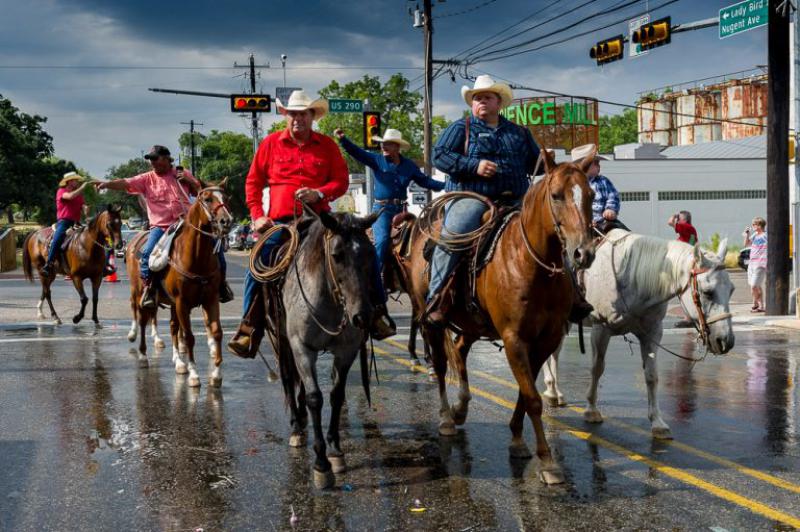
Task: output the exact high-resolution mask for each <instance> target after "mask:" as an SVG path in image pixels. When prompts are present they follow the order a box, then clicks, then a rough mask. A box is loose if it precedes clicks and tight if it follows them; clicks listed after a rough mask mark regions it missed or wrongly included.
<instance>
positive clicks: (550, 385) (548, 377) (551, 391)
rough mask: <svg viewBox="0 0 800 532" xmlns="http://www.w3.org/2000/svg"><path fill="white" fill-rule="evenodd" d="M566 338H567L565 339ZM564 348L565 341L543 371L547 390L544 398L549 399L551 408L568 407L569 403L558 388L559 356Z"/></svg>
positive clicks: (548, 360) (546, 362) (543, 393)
mask: <svg viewBox="0 0 800 532" xmlns="http://www.w3.org/2000/svg"><path fill="white" fill-rule="evenodd" d="M565 338H566V337H565ZM563 346H564V339H563V338H562V339H561V343H560V344H558V347H557V348H556V350H555V351H553V354H552V355H550V357H549V358H548V359H547V360H546V361H545V363H544V366H542V370H543V371H544V385H545V390H544V392H542V396H543V397H544V398H545V399H547V402H548V404H549V405H550V406H566V404H567V402H566V401H565V400H564V394H563V393H561V390H560V389H559V388H558V356H559V355H560V354H561V348H562V347H563Z"/></svg>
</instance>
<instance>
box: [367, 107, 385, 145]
mask: <svg viewBox="0 0 800 532" xmlns="http://www.w3.org/2000/svg"><path fill="white" fill-rule="evenodd" d="M380 130H381V114H380V113H372V112H370V111H364V148H365V149H368V150H378V149H380V147H381V145H380V142H377V141H375V140H374V139H373V137H377V136H379V135H380Z"/></svg>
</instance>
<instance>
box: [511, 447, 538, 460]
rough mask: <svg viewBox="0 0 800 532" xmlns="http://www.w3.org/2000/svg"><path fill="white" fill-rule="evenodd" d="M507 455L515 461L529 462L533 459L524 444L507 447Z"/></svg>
mask: <svg viewBox="0 0 800 532" xmlns="http://www.w3.org/2000/svg"><path fill="white" fill-rule="evenodd" d="M508 455H509V456H510V457H511V458H513V459H515V460H530V459H531V458H533V455H532V454H531V450H530V449H528V446H527V445H525V444H524V443H522V444H520V445H509V446H508Z"/></svg>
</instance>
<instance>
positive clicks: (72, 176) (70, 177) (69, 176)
mask: <svg viewBox="0 0 800 532" xmlns="http://www.w3.org/2000/svg"><path fill="white" fill-rule="evenodd" d="M70 181H83V176H82V175H80V174H79V173H78V172H67V173H66V174H64V177H63V178H62V179H61V181H59V182H58V186H59V188H60V187H65V186H67V183H69V182H70Z"/></svg>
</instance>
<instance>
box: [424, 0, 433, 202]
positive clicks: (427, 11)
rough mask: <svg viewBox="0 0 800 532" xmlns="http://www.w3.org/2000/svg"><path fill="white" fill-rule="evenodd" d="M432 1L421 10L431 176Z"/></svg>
mask: <svg viewBox="0 0 800 532" xmlns="http://www.w3.org/2000/svg"><path fill="white" fill-rule="evenodd" d="M431 3H432V0H424V8H423V35H424V37H423V38H424V46H425V93H424V99H423V106H424V111H423V122H424V127H423V150H422V157H423V159H424V166H425V174H427V175H431V172H432V170H433V166H432V165H431V142H432V140H431V137H432V133H433V132H432V127H431V121H432V120H433V113H432V111H433V14H432V6H431ZM426 193H427V195H428V201H430V191H426Z"/></svg>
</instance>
